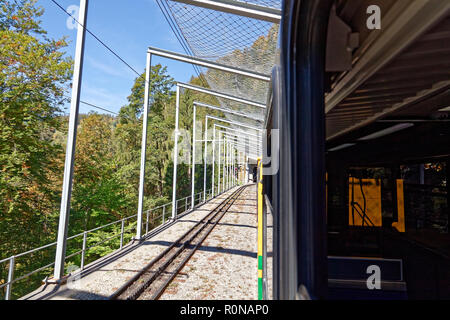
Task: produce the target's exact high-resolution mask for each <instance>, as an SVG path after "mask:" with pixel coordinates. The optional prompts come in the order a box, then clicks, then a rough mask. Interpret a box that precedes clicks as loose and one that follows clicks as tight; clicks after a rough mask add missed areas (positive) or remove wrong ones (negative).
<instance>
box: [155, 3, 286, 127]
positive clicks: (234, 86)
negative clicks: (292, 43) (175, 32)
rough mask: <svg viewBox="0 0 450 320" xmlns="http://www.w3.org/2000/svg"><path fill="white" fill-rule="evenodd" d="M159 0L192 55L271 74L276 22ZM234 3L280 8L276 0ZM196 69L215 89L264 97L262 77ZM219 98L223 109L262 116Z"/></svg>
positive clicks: (259, 99) (265, 87)
mask: <svg viewBox="0 0 450 320" xmlns="http://www.w3.org/2000/svg"><path fill="white" fill-rule="evenodd" d="M161 1H162V2H164V5H165V6H166V8H167V9H168V13H169V14H170V16H171V19H172V21H173V22H174V24H175V25H176V26H177V28H178V29H179V32H180V34H181V35H182V38H183V41H185V44H187V46H188V48H189V51H190V54H192V55H193V56H194V57H196V58H201V59H206V60H209V61H212V62H217V63H220V64H224V65H227V66H232V67H237V68H241V69H245V70H248V71H253V72H257V73H262V74H267V75H269V74H270V73H271V70H272V68H273V66H274V65H275V61H276V54H277V53H276V47H277V40H278V28H279V25H278V24H274V23H271V22H267V21H262V20H257V19H253V18H247V17H243V16H239V15H234V14H231V13H225V12H220V11H215V10H211V9H206V8H201V7H197V6H193V5H188V4H185V3H180V2H176V1H170V0H161ZM235 2H236V3H239V2H241V3H243V4H250V5H257V6H260V7H266V8H270V9H278V10H280V9H281V0H248V1H245V0H235ZM201 73H202V74H203V76H204V78H205V80H206V82H207V83H208V85H209V86H210V87H211V89H213V90H215V91H219V92H221V93H225V94H229V95H233V96H236V97H240V98H244V99H248V100H251V101H255V102H259V103H261V104H266V102H267V99H268V92H269V83H267V82H264V81H261V80H255V79H252V78H249V77H245V76H240V75H236V74H232V73H228V72H222V71H217V70H214V69H206V68H201ZM219 102H220V104H221V106H222V107H223V108H227V109H233V110H236V111H240V112H244V113H246V114H248V115H252V116H253V117H254V119H258V120H260V121H262V120H263V118H264V113H265V111H264V110H263V109H261V108H257V107H254V106H249V105H245V104H240V103H234V102H230V101H228V100H226V99H219ZM227 117H230V118H231V117H232V116H227ZM240 120H241V121H243V120H244V119H240ZM245 121H248V120H245ZM252 124H254V122H253V123H252Z"/></svg>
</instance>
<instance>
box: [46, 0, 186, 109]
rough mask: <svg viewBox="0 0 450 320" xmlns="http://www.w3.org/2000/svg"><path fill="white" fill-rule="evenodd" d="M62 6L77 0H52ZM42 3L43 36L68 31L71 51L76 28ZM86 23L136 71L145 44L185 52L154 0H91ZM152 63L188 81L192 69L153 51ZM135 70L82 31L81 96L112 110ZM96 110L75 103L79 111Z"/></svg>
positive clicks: (143, 58) (121, 102)
mask: <svg viewBox="0 0 450 320" xmlns="http://www.w3.org/2000/svg"><path fill="white" fill-rule="evenodd" d="M57 2H58V3H59V4H61V6H62V7H64V8H65V9H66V10H67V9H68V8H69V6H71V5H77V6H79V1H78V0H57ZM37 4H38V5H39V6H42V7H43V8H44V9H45V14H44V15H43V17H42V18H41V20H42V26H43V28H44V29H45V30H47V31H48V36H50V37H51V38H56V39H59V38H61V37H62V36H67V37H68V41H69V42H70V43H69V47H68V48H66V51H67V53H68V54H69V55H71V56H73V55H74V52H75V42H76V41H75V40H76V29H72V30H71V29H69V28H68V27H67V19H68V16H67V14H65V13H64V12H63V11H62V10H61V9H59V8H58V7H57V6H56V5H55V4H54V3H53V2H52V1H50V0H38V2H37ZM87 27H88V29H89V30H90V31H91V32H93V33H94V34H95V35H97V37H99V38H100V39H101V40H102V41H103V42H105V43H106V44H107V45H108V46H109V47H110V48H112V49H113V50H114V51H115V52H116V53H117V54H119V55H120V56H121V57H122V58H123V59H124V60H125V61H126V62H127V63H129V64H130V65H131V66H132V67H133V68H134V69H135V70H137V71H138V72H143V71H144V69H145V61H146V49H147V47H149V46H153V47H157V48H161V49H166V50H170V51H176V52H180V53H184V51H183V49H182V47H181V45H180V44H179V42H178V41H177V39H176V37H175V35H174V34H173V32H172V30H171V29H170V27H169V25H168V23H167V22H166V20H165V18H164V16H163V14H162V12H161V10H160V9H159V7H158V5H157V4H156V1H155V0H127V1H124V0H91V1H89V11H88V23H87ZM152 63H153V64H156V63H161V64H162V65H166V66H167V67H168V73H169V74H170V75H171V76H172V77H173V78H175V80H177V81H181V82H187V81H189V79H190V78H191V76H192V75H193V74H194V69H193V68H192V66H191V65H188V64H184V63H181V62H176V61H171V60H168V59H164V58H160V57H154V58H153V60H152ZM135 78H136V74H135V73H134V72H133V71H132V70H130V69H129V68H128V67H127V66H125V65H124V64H123V63H122V62H121V61H120V60H118V59H117V58H116V57H115V56H113V55H112V54H111V53H110V52H109V51H107V49H106V48H104V47H103V46H102V45H101V44H100V43H98V42H97V41H96V40H95V39H94V38H93V37H92V36H90V35H89V34H87V35H86V48H85V60H84V68H83V85H82V90H81V99H82V100H84V101H86V102H89V103H92V104H95V105H98V106H101V107H104V108H107V109H109V110H112V111H115V112H117V111H118V110H119V109H120V107H122V106H123V105H125V104H126V103H127V100H126V98H127V96H128V95H129V94H130V90H131V87H132V86H133V83H134V80H135ZM91 110H93V111H96V112H100V111H98V110H95V109H92V108H90V107H87V106H84V105H82V106H80V112H82V113H87V112H89V111H91Z"/></svg>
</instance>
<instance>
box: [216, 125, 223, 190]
mask: <svg viewBox="0 0 450 320" xmlns="http://www.w3.org/2000/svg"><path fill="white" fill-rule="evenodd" d="M220 147H221V140H220V134H219V150H218V152H219V166H218V167H217V170H219V172H218V174H217V194H220V164H221V163H220V160H221V159H220V158H221V156H222V154H221V153H222V152H221V148H220Z"/></svg>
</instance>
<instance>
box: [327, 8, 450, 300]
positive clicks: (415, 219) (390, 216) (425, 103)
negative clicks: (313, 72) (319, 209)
mask: <svg viewBox="0 0 450 320" xmlns="http://www.w3.org/2000/svg"><path fill="white" fill-rule="evenodd" d="M436 3H437V2H435V3H434V4H436ZM370 4H377V5H378V6H379V7H380V8H381V12H383V15H384V20H382V21H383V24H384V25H383V26H382V29H381V30H374V31H370V32H369V30H368V29H367V27H366V25H365V24H366V21H365V20H363V19H361V17H364V16H365V15H364V12H362V11H361V10H365V8H367V7H368V6H369V5H370ZM408 10H412V8H411V6H408V1H337V2H336V3H335V6H334V7H333V9H332V14H331V17H330V25H329V28H332V30H333V31H329V34H328V37H329V39H328V50H327V76H326V82H327V84H326V88H325V90H326V94H325V97H326V105H325V108H326V138H327V142H326V181H327V184H326V188H327V195H326V198H327V200H326V202H327V208H326V212H327V229H328V256H329V259H328V278H329V280H328V284H329V291H328V294H329V298H337V297H339V298H343V297H347V298H354V297H358V298H365V297H367V298H399V299H450V234H449V215H450V206H449V203H450V184H449V180H450V149H449V146H450V90H449V79H450V73H449V70H450V68H449V66H450V52H449V51H450V46H448V42H449V41H450V16H449V15H448V13H447V14H444V15H442V14H441V15H439V13H432V12H431V11H432V9H431V7H429V8H425V7H424V8H422V11H421V12H419V11H418V12H417V13H416V17H417V18H418V17H419V16H420V17H422V20H415V21H413V23H414V24H415V26H414V27H412V24H411V25H410V26H409V27H408V23H403V26H399V25H398V24H399V20H398V19H402V14H401V13H402V12H406V11H408ZM444 12H445V11H444ZM394 17H396V19H397V20H390V19H391V18H392V19H394ZM409 18H410V19H412V17H411V16H409ZM427 19H428V20H427ZM419 25H422V26H421V28H419ZM411 28H413V29H414V30H412V29H411ZM419 29H420V30H419ZM329 30H330V29H329ZM394 30H395V32H397V34H395V33H394ZM340 32H341V33H340ZM387 32H391V33H390V34H388V33H387ZM330 33H331V34H332V35H333V37H336V36H337V37H338V38H342V36H339V35H340V34H341V35H342V34H346V35H347V39H348V41H347V43H345V41H344V42H343V43H339V41H338V40H336V38H334V40H333V39H330V37H331V36H330ZM388 37H390V38H389V39H388ZM383 40H384V41H386V42H385V43H384V44H383ZM389 41H395V43H394V42H391V43H390V44H389ZM444 43H447V45H444ZM342 46H345V47H346V48H347V54H346V53H345V52H344V49H343V47H342ZM394 47H396V48H394ZM349 48H350V49H351V50H349ZM394 49H395V50H394ZM339 52H341V54H339ZM375 63H376V64H377V65H378V67H377V68H374V65H375ZM380 65H381V66H380ZM338 257H339V258H338ZM374 261H377V263H375V264H381V265H382V266H383V267H382V268H381V271H382V272H381V279H382V285H381V287H382V288H383V289H382V290H381V291H377V290H375V291H370V290H367V285H366V280H365V279H367V266H369V265H370V264H374V263H373V262H374Z"/></svg>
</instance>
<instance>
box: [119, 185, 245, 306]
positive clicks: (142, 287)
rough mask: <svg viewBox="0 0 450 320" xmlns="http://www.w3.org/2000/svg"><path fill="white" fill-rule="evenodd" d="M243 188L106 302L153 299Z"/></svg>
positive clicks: (167, 284) (155, 298)
mask: <svg viewBox="0 0 450 320" xmlns="http://www.w3.org/2000/svg"><path fill="white" fill-rule="evenodd" d="M244 189H245V187H240V188H239V189H238V190H236V191H235V192H233V193H232V194H231V195H230V196H229V197H228V198H227V199H226V200H224V201H223V202H222V203H220V204H219V205H217V206H216V207H215V208H214V209H213V210H212V211H211V212H210V213H209V214H208V215H207V216H206V217H204V218H203V219H202V220H201V221H199V222H198V223H197V224H196V225H195V226H193V227H192V228H191V229H190V230H188V231H187V232H186V233H185V234H183V235H182V236H181V237H180V238H178V239H177V240H176V241H175V242H174V243H173V244H172V245H170V246H169V247H168V248H167V249H165V250H164V251H163V252H162V253H160V254H159V255H158V256H157V257H156V258H155V259H153V260H152V261H150V263H148V264H147V265H146V266H145V267H144V268H143V269H142V270H141V271H139V272H138V273H137V274H136V275H135V276H134V277H132V278H131V279H130V280H128V281H127V282H126V283H125V284H124V285H123V286H122V287H120V288H119V289H118V290H117V291H116V292H115V293H113V294H112V295H111V296H110V300H157V299H158V298H159V297H160V296H161V295H162V294H163V293H164V291H165V289H166V288H167V287H168V286H169V284H170V283H171V282H172V280H173V279H174V278H175V277H176V276H177V274H178V273H179V272H180V271H181V269H183V267H184V265H185V264H186V263H187V262H188V261H189V259H190V258H191V257H192V256H193V255H194V253H195V251H196V250H197V248H198V247H199V246H200V245H201V244H202V242H203V241H204V240H205V239H206V237H207V236H208V235H209V234H210V233H211V231H212V230H213V229H214V227H215V226H216V225H217V223H219V221H220V220H221V219H222V217H223V216H224V215H225V213H226V212H227V211H228V210H229V209H230V207H231V206H232V205H233V203H234V202H235V201H236V200H237V199H238V198H239V196H240V195H241V193H242V192H243V190H244Z"/></svg>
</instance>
